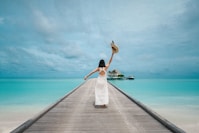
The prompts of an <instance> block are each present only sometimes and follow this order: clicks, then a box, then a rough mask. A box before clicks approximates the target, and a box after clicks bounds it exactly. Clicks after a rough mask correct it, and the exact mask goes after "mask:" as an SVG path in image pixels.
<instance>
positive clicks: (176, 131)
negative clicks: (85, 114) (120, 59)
mask: <svg viewBox="0 0 199 133" xmlns="http://www.w3.org/2000/svg"><path fill="white" fill-rule="evenodd" d="M108 83H109V84H111V85H112V86H114V87H115V88H116V89H117V90H118V91H120V92H121V93H122V94H124V95H125V96H126V97H127V98H129V99H130V100H131V101H132V102H134V103H136V104H137V105H138V106H139V107H141V108H142V109H143V110H144V111H146V112H147V113H148V114H149V115H151V116H152V117H153V118H154V119H156V120H157V121H159V122H160V123H161V124H162V125H164V126H165V127H167V128H168V129H169V130H170V131H172V132H173V133H186V132H185V131H184V130H182V129H181V128H179V127H177V126H176V125H175V124H173V123H171V122H170V121H168V120H167V119H165V118H163V117H162V116H160V115H159V114H158V113H156V112H155V111H153V110H151V109H150V108H149V107H147V106H146V105H144V104H143V103H141V102H140V101H138V100H136V99H134V98H132V97H131V96H129V95H128V94H126V93H125V92H124V91H122V90H121V89H119V88H118V87H117V86H115V85H114V84H112V83H110V82H108Z"/></svg>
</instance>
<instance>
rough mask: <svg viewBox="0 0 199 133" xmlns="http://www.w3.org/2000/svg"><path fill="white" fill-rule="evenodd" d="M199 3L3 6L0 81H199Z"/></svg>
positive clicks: (1, 2)
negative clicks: (117, 74)
mask: <svg viewBox="0 0 199 133" xmlns="http://www.w3.org/2000/svg"><path fill="white" fill-rule="evenodd" d="M198 7H199V1H197V0H175V1H174V0H122V1H121V0H0V78H6V77H13V78H16V77H51V78H54V77H83V76H84V75H86V74H87V73H88V72H90V71H91V70H93V69H94V68H95V67H97V66H98V61H99V60H100V59H102V58H103V59H105V61H106V62H107V61H108V60H109V57H110V55H111V49H110V42H111V41H112V40H114V41H115V42H116V44H117V45H118V46H119V48H120V51H119V53H118V54H116V55H115V56H114V59H113V62H112V64H111V67H110V69H109V70H112V69H118V70H120V71H121V72H122V73H124V74H125V75H126V76H129V75H134V76H135V77H137V78H199V39H198V35H199V9H198Z"/></svg>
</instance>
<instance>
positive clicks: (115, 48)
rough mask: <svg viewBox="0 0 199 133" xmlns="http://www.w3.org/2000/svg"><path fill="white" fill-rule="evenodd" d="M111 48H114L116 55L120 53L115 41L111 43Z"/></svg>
mask: <svg viewBox="0 0 199 133" xmlns="http://www.w3.org/2000/svg"><path fill="white" fill-rule="evenodd" d="M111 48H112V50H113V52H114V53H118V52H119V48H118V47H117V45H116V44H115V43H114V41H112V42H111Z"/></svg>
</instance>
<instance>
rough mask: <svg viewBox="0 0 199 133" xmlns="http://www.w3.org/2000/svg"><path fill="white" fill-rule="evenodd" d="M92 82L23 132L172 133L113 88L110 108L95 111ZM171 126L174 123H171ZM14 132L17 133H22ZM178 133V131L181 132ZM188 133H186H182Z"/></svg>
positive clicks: (47, 112)
mask: <svg viewBox="0 0 199 133" xmlns="http://www.w3.org/2000/svg"><path fill="white" fill-rule="evenodd" d="M95 80H96V79H91V80H88V81H87V82H85V83H84V84H83V85H81V86H80V87H79V88H78V89H76V90H75V91H74V92H73V93H70V95H67V96H65V97H64V98H62V100H60V101H59V102H58V103H56V104H55V105H53V106H52V107H51V108H50V109H47V111H45V112H44V113H43V114H40V115H39V118H37V119H36V120H34V122H32V123H31V122H30V123H31V124H29V126H26V128H24V129H23V130H21V131H24V133H38V132H40V133H46V132H48V133H65V132H67V133H77V132H78V133H84V132H86V133H94V132H95V133H98V132H100V133H101V132H107V133H112V132H113V133H143V132H144V133H171V132H172V131H171V130H170V129H169V127H168V126H167V127H166V126H165V125H164V124H162V123H160V122H159V121H158V120H156V119H155V118H154V116H153V115H149V113H148V111H146V110H145V109H143V108H142V107H140V105H138V104H137V103H135V102H133V101H132V99H131V98H129V97H127V96H126V95H124V94H123V92H122V93H121V91H120V90H118V89H116V87H114V86H113V85H111V84H109V85H108V88H109V105H108V108H95V106H94V86H95ZM169 124H171V123H169ZM19 131H20V129H19V128H18V130H17V131H16V130H14V131H13V133H17V132H19ZM177 131H178V130H177ZM179 131H180V132H179V133H181V132H184V131H183V130H179Z"/></svg>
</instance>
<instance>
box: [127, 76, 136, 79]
mask: <svg viewBox="0 0 199 133" xmlns="http://www.w3.org/2000/svg"><path fill="white" fill-rule="evenodd" d="M126 79H128V80H134V79H135V77H134V76H128V77H126Z"/></svg>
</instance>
